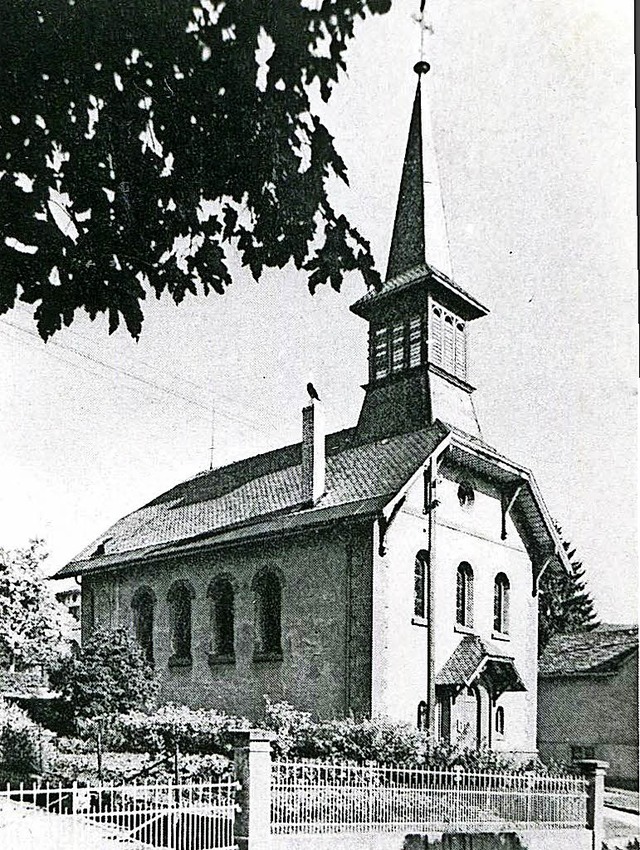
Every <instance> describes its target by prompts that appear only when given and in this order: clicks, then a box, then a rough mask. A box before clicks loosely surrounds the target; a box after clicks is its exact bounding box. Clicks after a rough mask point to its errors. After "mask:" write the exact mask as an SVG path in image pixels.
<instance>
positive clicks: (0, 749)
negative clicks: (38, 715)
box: [0, 699, 53, 782]
mask: <svg viewBox="0 0 640 850" xmlns="http://www.w3.org/2000/svg"><path fill="white" fill-rule="evenodd" d="M52 738H53V736H52V735H51V733H49V732H47V731H46V730H45V729H43V728H42V726H39V725H38V724H37V723H35V722H34V721H33V720H31V718H30V717H29V716H28V714H27V713H26V711H24V710H23V709H21V708H18V706H17V705H12V704H11V703H8V702H6V701H5V700H3V699H0V782H9V781H12V780H13V779H14V778H18V779H20V778H22V777H25V776H30V775H32V774H36V773H42V771H43V769H45V767H46V764H47V762H48V760H49V759H50V758H51V756H52V754H53V747H52V743H51V741H52Z"/></svg>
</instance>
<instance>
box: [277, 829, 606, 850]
mask: <svg viewBox="0 0 640 850" xmlns="http://www.w3.org/2000/svg"><path fill="white" fill-rule="evenodd" d="M302 847H304V850H591V847H592V836H591V832H590V831H589V830H587V829H545V830H531V831H527V832H520V833H515V832H502V833H498V834H493V833H472V834H468V835H449V834H443V833H437V834H430V835H402V834H399V833H390V832H385V833H380V832H378V833H358V832H351V833H347V832H343V833H334V834H320V835H309V834H304V835H272V836H271V843H270V848H271V850H300V848H302Z"/></svg>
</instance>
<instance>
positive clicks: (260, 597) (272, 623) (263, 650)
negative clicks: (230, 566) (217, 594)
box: [253, 570, 282, 656]
mask: <svg viewBox="0 0 640 850" xmlns="http://www.w3.org/2000/svg"><path fill="white" fill-rule="evenodd" d="M253 592H254V602H255V637H256V655H269V656H273V655H277V656H279V655H282V640H281V614H282V588H281V586H280V579H279V578H278V576H277V575H276V573H274V572H272V571H271V570H267V571H265V572H262V573H259V574H258V575H257V576H256V577H255V579H254V580H253Z"/></svg>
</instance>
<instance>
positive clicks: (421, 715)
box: [418, 700, 429, 729]
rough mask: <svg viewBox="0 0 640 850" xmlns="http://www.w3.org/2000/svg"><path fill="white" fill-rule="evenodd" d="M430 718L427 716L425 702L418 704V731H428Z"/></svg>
mask: <svg viewBox="0 0 640 850" xmlns="http://www.w3.org/2000/svg"><path fill="white" fill-rule="evenodd" d="M428 726H429V718H428V716H427V704H426V702H425V701H424V700H421V701H420V702H419V703H418V729H427V728H428Z"/></svg>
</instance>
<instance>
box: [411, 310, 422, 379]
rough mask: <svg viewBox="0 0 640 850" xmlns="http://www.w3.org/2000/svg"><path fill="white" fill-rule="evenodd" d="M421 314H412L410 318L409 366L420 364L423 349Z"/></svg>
mask: <svg viewBox="0 0 640 850" xmlns="http://www.w3.org/2000/svg"><path fill="white" fill-rule="evenodd" d="M420 325H421V323H420V316H412V317H411V318H410V319H409V368H410V369H413V367H414V366H419V365H420V361H421V360H422V357H421V349H422V334H421V327H420Z"/></svg>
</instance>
